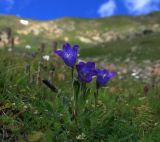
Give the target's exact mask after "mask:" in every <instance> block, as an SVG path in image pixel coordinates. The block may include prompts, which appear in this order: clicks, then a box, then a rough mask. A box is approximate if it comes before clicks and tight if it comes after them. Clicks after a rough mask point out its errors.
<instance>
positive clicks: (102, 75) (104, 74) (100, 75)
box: [96, 69, 117, 88]
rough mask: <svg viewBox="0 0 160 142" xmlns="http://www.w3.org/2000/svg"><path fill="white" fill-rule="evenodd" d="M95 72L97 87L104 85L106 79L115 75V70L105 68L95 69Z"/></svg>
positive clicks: (106, 81)
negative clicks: (110, 70)
mask: <svg viewBox="0 0 160 142" xmlns="http://www.w3.org/2000/svg"><path fill="white" fill-rule="evenodd" d="M96 72H97V73H96V74H97V88H99V87H102V86H106V85H107V83H108V81H109V80H110V79H111V78H112V77H114V76H116V74H117V73H116V72H109V71H108V70H107V69H102V70H100V69H97V70H96Z"/></svg>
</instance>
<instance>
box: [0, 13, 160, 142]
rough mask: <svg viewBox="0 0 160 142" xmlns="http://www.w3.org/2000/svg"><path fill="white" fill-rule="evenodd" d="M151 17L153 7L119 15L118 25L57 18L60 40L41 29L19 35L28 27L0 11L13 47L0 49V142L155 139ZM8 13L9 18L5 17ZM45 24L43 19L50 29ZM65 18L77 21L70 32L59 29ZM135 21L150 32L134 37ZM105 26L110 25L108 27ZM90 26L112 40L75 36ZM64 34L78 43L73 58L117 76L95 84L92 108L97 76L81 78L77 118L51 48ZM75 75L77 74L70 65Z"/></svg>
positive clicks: (158, 88) (157, 109) (158, 86)
mask: <svg viewBox="0 0 160 142" xmlns="http://www.w3.org/2000/svg"><path fill="white" fill-rule="evenodd" d="M158 17H159V13H155V14H153V15H147V16H146V17H134V18H133V17H132V18H130V17H118V19H119V21H120V22H119V24H117V23H116V21H117V20H116V19H117V18H109V19H100V20H98V19H78V18H77V19H74V20H73V19H70V18H64V19H60V20H56V21H55V23H56V24H57V25H59V27H60V29H63V28H64V29H63V30H64V33H63V34H62V36H60V38H59V37H56V34H55V33H54V32H53V31H52V32H50V33H49V31H47V28H44V30H43V31H42V32H41V33H40V34H38V35H35V34H34V32H33V31H32V32H27V33H26V34H21V32H22V31H21V32H18V30H19V31H20V30H23V32H24V31H27V30H28V31H29V29H27V28H26V27H25V26H24V25H19V26H18V24H19V23H18V22H17V21H18V20H19V19H18V18H15V17H7V16H1V17H0V30H1V31H2V32H3V31H5V30H4V29H5V28H6V24H8V25H7V27H10V28H11V29H12V30H13V31H12V35H14V36H15V37H18V40H17V44H15V45H14V47H11V45H10V44H6V45H5V46H4V47H0V141H2V142H159V141H160V73H159V72H160V71H159V70H160V67H159V65H160V26H159V29H158V28H157V29H158V30H156V31H155V30H153V31H151V32H150V27H151V25H155V24H157V23H158V24H160V23H159V22H160V21H159V18H158ZM10 18H11V19H13V21H12V22H10V23H7V21H9V20H10ZM136 18H137V19H138V20H137V19H136ZM151 19H152V21H151ZM73 21H74V22H73ZM38 22H40V23H41V22H42V21H31V25H30V26H31V27H32V26H33V25H34V24H35V25H37V23H38ZM52 22H53V21H48V23H49V25H50V24H51V25H50V26H51V27H52V26H53V25H52V24H53V23H52ZM72 22H73V23H74V24H75V25H76V27H75V29H74V30H73V31H70V30H68V29H67V28H66V27H67V24H68V25H70V24H69V23H72ZM65 23H67V24H66V27H64V25H65ZM79 23H80V24H79ZM87 23H91V24H93V25H94V26H93V27H92V26H89V24H87ZM113 23H115V24H113ZM142 23H143V24H144V26H146V27H147V28H148V27H149V30H148V29H147V30H148V31H147V30H146V31H143V32H144V34H142V33H140V34H139V35H138V36H137V35H136V36H135V35H133V34H132V33H136V32H137V31H138V30H139V27H140V25H141V24H142ZM80 25H82V26H80ZM106 25H109V26H108V27H107V29H106ZM50 26H49V27H50ZM42 27H43V26H42ZM157 27H158V26H157ZM94 28H96V30H97V31H99V32H100V33H101V34H103V32H104V31H105V32H107V31H108V29H109V30H110V29H111V30H112V31H114V32H116V34H117V33H118V36H119V38H117V39H116V40H110V41H105V40H104V41H103V42H96V43H93V44H92V43H88V42H82V41H80V40H79V39H77V38H76V37H75V35H78V34H80V35H81V36H82V34H83V32H84V31H85V30H86V29H87V30H89V31H92V30H94ZM131 29H132V30H131ZM130 30H131V31H130ZM145 32H146V33H145ZM57 34H58V33H57ZM66 36H67V38H69V42H71V44H72V45H74V44H79V45H80V48H79V54H80V55H79V57H78V59H80V60H84V61H94V62H96V66H97V67H99V68H107V69H109V70H111V71H116V72H117V76H116V77H114V78H113V79H112V80H110V81H109V83H108V84H107V86H106V87H103V88H101V89H100V91H99V95H98V102H97V106H96V107H95V100H94V92H95V91H96V90H95V86H96V79H95V78H93V81H92V82H91V83H88V84H87V88H89V89H88V94H87V95H86V96H81V95H80V96H79V97H78V98H79V101H78V102H77V105H78V108H77V110H78V111H77V112H78V113H77V115H76V118H74V116H73V107H74V105H73V99H74V98H73V94H72V92H73V89H72V79H71V69H70V68H69V67H67V66H66V65H65V64H64V63H63V61H62V60H61V59H60V58H59V57H58V56H56V55H55V54H54V53H53V48H52V41H53V39H54V41H55V40H56V41H57V43H58V48H62V44H63V43H64V42H65V41H64V38H65V37H66ZM84 36H85V35H84ZM120 36H123V37H120ZM52 37H53V38H52ZM80 39H81V38H80ZM90 40H91V41H92V39H90ZM88 41H89V40H88ZM42 43H45V47H44V48H43V47H42ZM26 45H28V46H30V47H28V48H27V47H26ZM12 46H13V45H12ZM42 48H43V49H42ZM46 55H47V56H49V60H48V59H46V58H45V57H44V56H46ZM74 76H75V78H76V77H77V73H76V71H75V72H74ZM42 80H49V81H50V82H51V83H52V84H53V86H55V88H57V89H58V92H55V91H54V90H51V89H49V88H48V87H47V86H46V85H45V84H44V83H43V82H42Z"/></svg>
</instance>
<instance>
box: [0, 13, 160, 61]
mask: <svg viewBox="0 0 160 142" xmlns="http://www.w3.org/2000/svg"><path fill="white" fill-rule="evenodd" d="M8 30H10V32H11V31H12V35H14V37H15V39H16V42H15V44H16V46H17V47H22V46H23V47H24V46H25V45H28V44H29V45H31V46H33V47H35V48H37V47H39V45H40V43H46V44H47V46H51V42H52V41H59V42H64V41H69V42H71V43H77V44H80V45H81V46H82V51H85V52H82V56H84V57H86V56H101V55H106V52H109V51H111V50H113V49H114V50H115V46H120V48H119V50H121V48H125V47H128V52H127V54H129V53H130V51H131V48H133V47H139V46H141V45H142V44H143V47H146V46H148V45H149V46H153V47H152V48H153V49H154V47H155V45H156V50H158V51H159V48H160V47H159V46H160V43H159V41H160V39H159V36H160V12H155V13H151V14H149V15H145V16H139V17H129V16H115V17H111V18H101V19H84V18H68V17H66V18H61V19H57V20H49V21H34V20H30V19H25V20H24V19H20V18H18V17H15V16H6V15H1V16H0V37H1V36H2V37H3V38H5V37H6V38H7V35H5V33H6V32H7V31H8ZM143 40H144V42H145V43H146V42H148V43H147V44H145V43H144V42H143ZM149 41H150V43H149ZM0 43H1V41H0ZM0 46H4V45H3V44H2V45H1V44H0ZM108 46H109V47H108ZM122 46H123V47H122ZM83 47H84V48H83ZM85 47H86V48H85ZM87 47H92V48H91V49H89V50H90V53H92V54H91V55H89V53H88V52H87V50H88V48H87ZM100 47H103V48H104V49H103V48H101V49H100V50H99V51H98V52H95V49H97V48H100ZM105 47H107V48H105ZM116 48H118V47H116ZM139 49H141V48H139ZM146 49H147V48H146ZM143 50H144V48H143ZM149 50H150V49H149ZM92 51H93V52H92ZM121 51H123V50H121ZM146 51H147V50H146ZM113 52H116V50H115V51H113ZM141 52H142V51H141ZM155 52H156V51H155ZM119 53H120V52H119ZM156 53H157V52H156ZM136 54H137V53H136ZM122 55H124V54H122ZM147 57H148V58H149V57H150V56H147ZM157 58H158V57H156V59H157Z"/></svg>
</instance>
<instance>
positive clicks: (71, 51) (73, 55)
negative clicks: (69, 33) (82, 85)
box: [54, 43, 79, 68]
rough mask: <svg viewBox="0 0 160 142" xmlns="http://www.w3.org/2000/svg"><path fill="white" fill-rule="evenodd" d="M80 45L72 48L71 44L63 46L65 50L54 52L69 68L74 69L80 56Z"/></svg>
mask: <svg viewBox="0 0 160 142" xmlns="http://www.w3.org/2000/svg"><path fill="white" fill-rule="evenodd" d="M78 48H79V46H78V45H74V46H73V47H71V45H70V44H69V43H65V44H64V45H63V50H55V51H54V52H55V53H56V54H57V55H58V56H59V57H60V58H61V59H62V60H63V61H64V63H65V64H66V65H67V66H69V67H72V68H73V67H74V65H75V64H76V61H77V56H78Z"/></svg>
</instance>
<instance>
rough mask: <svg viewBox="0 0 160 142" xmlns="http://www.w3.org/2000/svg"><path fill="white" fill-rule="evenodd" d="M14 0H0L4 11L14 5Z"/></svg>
mask: <svg viewBox="0 0 160 142" xmlns="http://www.w3.org/2000/svg"><path fill="white" fill-rule="evenodd" d="M14 3H15V2H14V0H0V4H1V5H2V6H3V8H4V10H5V11H7V12H8V11H10V10H11V9H12V7H13V6H14Z"/></svg>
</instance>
